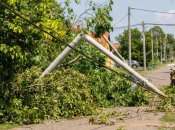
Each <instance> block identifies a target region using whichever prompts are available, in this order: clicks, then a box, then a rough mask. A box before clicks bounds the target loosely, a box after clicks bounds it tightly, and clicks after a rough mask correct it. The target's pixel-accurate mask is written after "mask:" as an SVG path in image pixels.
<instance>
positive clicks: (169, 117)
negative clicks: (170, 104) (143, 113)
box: [159, 112, 175, 130]
mask: <svg viewBox="0 0 175 130" xmlns="http://www.w3.org/2000/svg"><path fill="white" fill-rule="evenodd" d="M160 121H162V122H163V123H165V124H166V126H164V125H162V126H161V127H159V130H167V129H168V130H169V129H170V130H175V128H174V127H168V126H167V124H175V113H172V112H169V113H166V114H165V115H164V116H163V117H162V118H160ZM169 126H171V125H169Z"/></svg>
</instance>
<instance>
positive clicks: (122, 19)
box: [113, 13, 128, 27]
mask: <svg viewBox="0 0 175 130" xmlns="http://www.w3.org/2000/svg"><path fill="white" fill-rule="evenodd" d="M126 16H128V13H127V14H126V15H125V16H124V17H123V18H122V19H121V20H120V21H118V22H117V23H115V24H114V25H113V27H114V26H115V25H117V24H119V23H120V22H122V21H123V20H124V19H125V18H126Z"/></svg>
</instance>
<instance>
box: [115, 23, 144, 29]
mask: <svg viewBox="0 0 175 130" xmlns="http://www.w3.org/2000/svg"><path fill="white" fill-rule="evenodd" d="M140 25H142V24H134V25H131V26H130V27H135V26H140ZM121 28H128V26H122V27H115V28H114V29H121Z"/></svg>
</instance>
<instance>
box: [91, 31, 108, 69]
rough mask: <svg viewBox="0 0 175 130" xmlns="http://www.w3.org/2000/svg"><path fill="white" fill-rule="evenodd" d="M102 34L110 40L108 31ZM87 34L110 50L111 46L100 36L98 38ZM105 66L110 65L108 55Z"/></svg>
mask: <svg viewBox="0 0 175 130" xmlns="http://www.w3.org/2000/svg"><path fill="white" fill-rule="evenodd" d="M104 35H105V37H106V38H108V40H109V41H110V35H109V33H108V32H105V34H104ZM89 36H90V37H92V38H93V39H94V40H95V41H98V42H100V43H101V45H102V46H104V47H105V48H106V49H107V50H108V51H111V48H110V46H109V44H108V43H107V42H106V40H105V39H104V38H103V37H102V36H101V37H100V38H95V37H93V36H92V35H89ZM106 66H107V67H111V59H110V58H109V57H107V59H106Z"/></svg>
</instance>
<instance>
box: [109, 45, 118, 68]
mask: <svg viewBox="0 0 175 130" xmlns="http://www.w3.org/2000/svg"><path fill="white" fill-rule="evenodd" d="M112 45H113V46H114V48H115V49H116V50H118V48H119V47H120V43H112ZM111 51H112V53H114V54H115V52H114V50H113V49H112V50H111ZM115 66H117V65H116V63H115V62H114V61H113V60H111V67H115Z"/></svg>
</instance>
